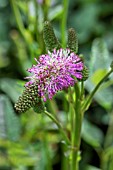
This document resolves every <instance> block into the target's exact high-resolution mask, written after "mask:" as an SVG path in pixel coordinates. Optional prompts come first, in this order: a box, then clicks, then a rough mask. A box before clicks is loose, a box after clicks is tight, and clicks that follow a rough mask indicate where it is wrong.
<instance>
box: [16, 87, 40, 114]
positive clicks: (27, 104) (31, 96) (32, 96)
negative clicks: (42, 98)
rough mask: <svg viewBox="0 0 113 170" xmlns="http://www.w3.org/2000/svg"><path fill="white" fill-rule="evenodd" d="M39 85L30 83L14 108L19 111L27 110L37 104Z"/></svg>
mask: <svg viewBox="0 0 113 170" xmlns="http://www.w3.org/2000/svg"><path fill="white" fill-rule="evenodd" d="M38 100H39V98H38V87H37V85H35V84H34V85H29V86H27V87H25V90H24V92H23V93H22V96H20V97H19V99H18V101H17V103H16V104H15V106H14V108H15V110H16V112H17V113H23V112H26V111H27V110H28V109H29V108H31V107H32V106H34V105H35V103H36V102H38Z"/></svg>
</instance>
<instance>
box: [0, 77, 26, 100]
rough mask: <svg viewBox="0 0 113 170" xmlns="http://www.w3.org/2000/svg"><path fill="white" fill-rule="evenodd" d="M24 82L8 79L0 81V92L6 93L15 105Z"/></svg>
mask: <svg viewBox="0 0 113 170" xmlns="http://www.w3.org/2000/svg"><path fill="white" fill-rule="evenodd" d="M23 85H24V81H20V80H14V79H10V78H2V79H0V90H2V91H3V92H4V93H6V94H7V95H8V96H9V97H10V98H11V100H12V101H13V102H14V103H15V102H16V101H17V99H18V97H19V96H20V94H21V93H22V91H23V89H24V87H23Z"/></svg>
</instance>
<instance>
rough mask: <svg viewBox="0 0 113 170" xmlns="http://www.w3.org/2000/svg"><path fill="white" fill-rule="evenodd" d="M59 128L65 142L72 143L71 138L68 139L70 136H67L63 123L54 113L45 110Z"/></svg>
mask: <svg viewBox="0 0 113 170" xmlns="http://www.w3.org/2000/svg"><path fill="white" fill-rule="evenodd" d="M44 113H45V114H46V115H47V116H48V117H49V118H50V119H51V120H52V121H53V122H54V123H55V124H56V125H57V126H58V128H59V130H60V132H61V134H62V136H63V138H64V140H65V142H66V144H67V145H70V140H69V139H68V137H67V136H66V134H65V132H64V130H63V127H62V126H61V124H60V123H59V122H58V120H57V119H56V118H55V117H54V116H53V115H52V114H50V113H49V112H47V111H45V112H44Z"/></svg>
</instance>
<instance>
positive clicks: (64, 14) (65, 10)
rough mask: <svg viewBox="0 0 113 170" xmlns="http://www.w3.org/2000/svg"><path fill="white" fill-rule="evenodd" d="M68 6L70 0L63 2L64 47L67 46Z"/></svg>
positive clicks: (62, 29) (62, 30) (62, 32)
mask: <svg viewBox="0 0 113 170" xmlns="http://www.w3.org/2000/svg"><path fill="white" fill-rule="evenodd" d="M68 4H69V0H63V13H62V20H61V39H62V46H63V47H65V46H66V24H67V23H66V22H67V14H68Z"/></svg>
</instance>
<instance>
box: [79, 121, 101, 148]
mask: <svg viewBox="0 0 113 170" xmlns="http://www.w3.org/2000/svg"><path fill="white" fill-rule="evenodd" d="M82 138H83V140H84V141H85V142H87V143H88V144H89V145H91V146H93V147H100V146H101V143H102V141H103V133H102V131H101V130H100V129H99V128H97V127H96V126H95V125H93V124H92V123H90V122H88V120H86V119H84V121H83V125H82Z"/></svg>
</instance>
